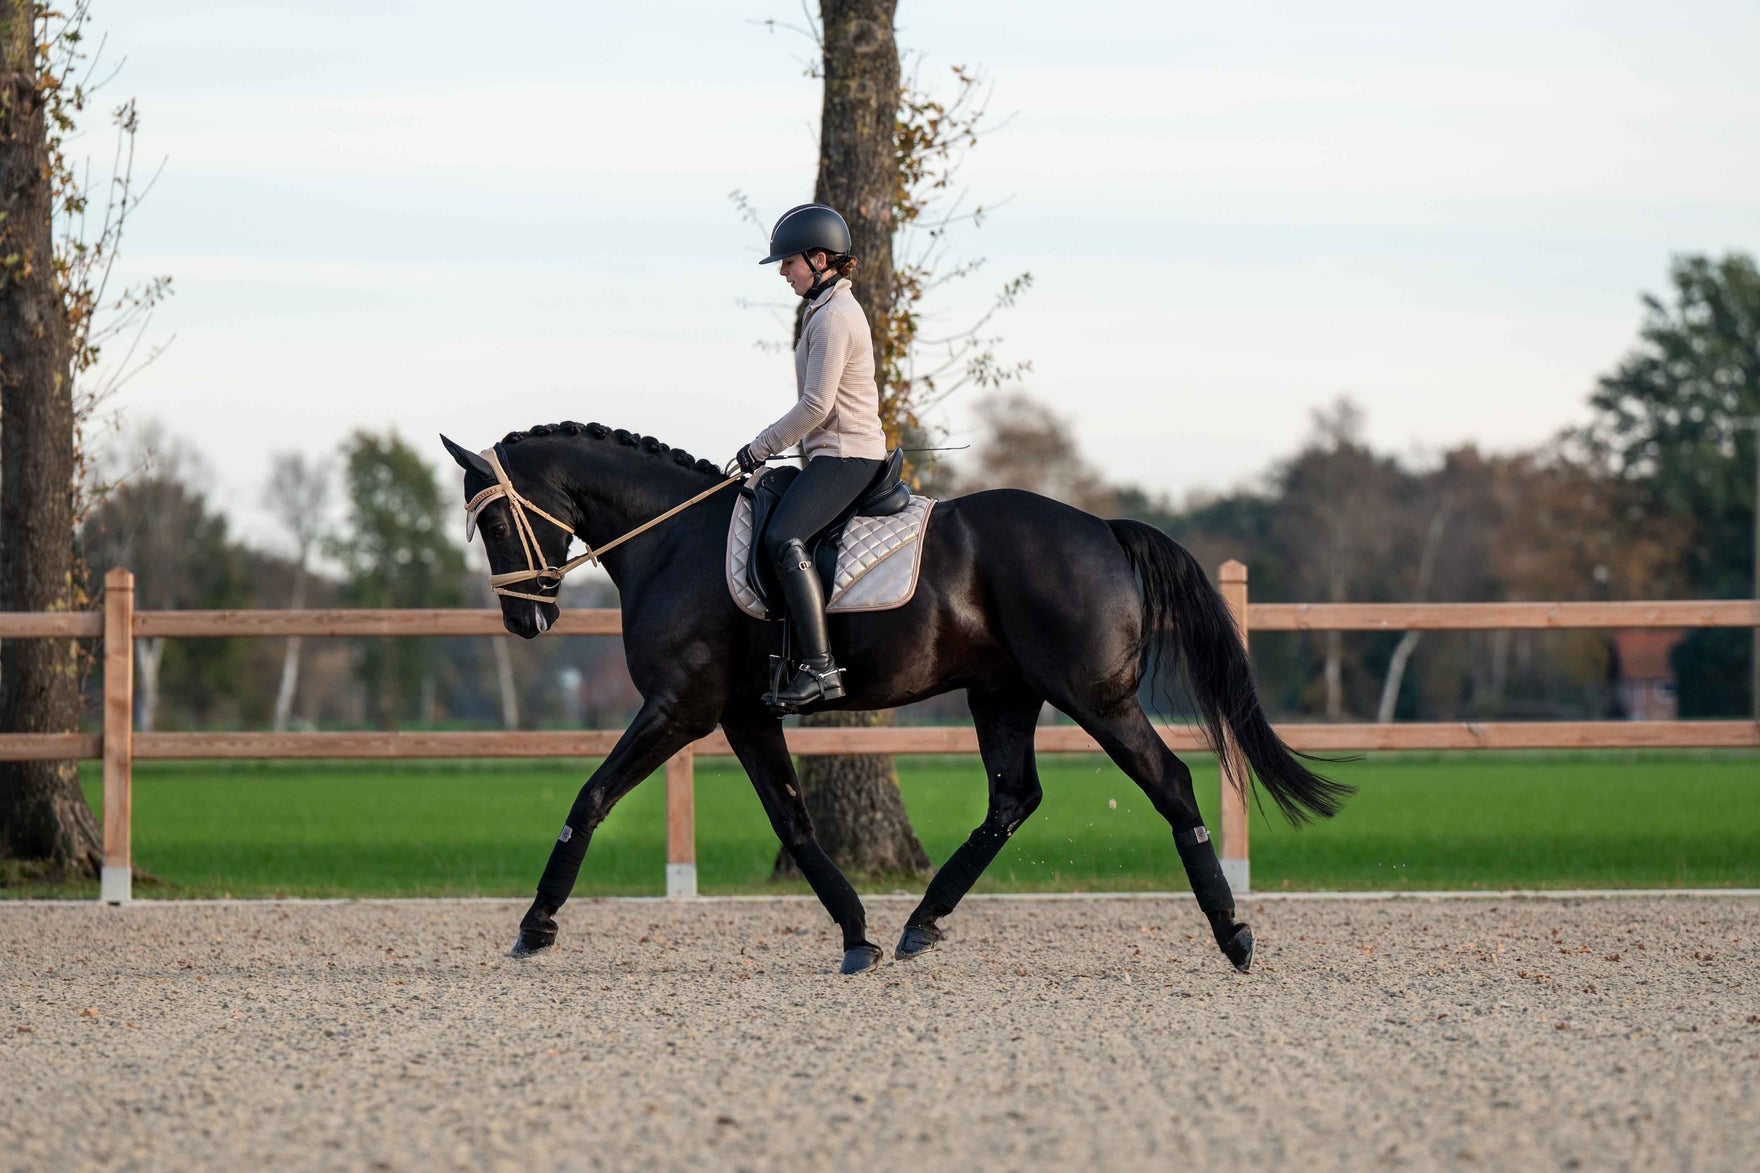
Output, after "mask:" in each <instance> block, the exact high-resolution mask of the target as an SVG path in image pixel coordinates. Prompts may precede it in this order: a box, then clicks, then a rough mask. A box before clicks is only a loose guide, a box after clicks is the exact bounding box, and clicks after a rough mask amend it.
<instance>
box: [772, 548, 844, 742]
mask: <svg viewBox="0 0 1760 1173" xmlns="http://www.w3.org/2000/svg"><path fill="white" fill-rule="evenodd" d="M782 549H783V556H782V564H781V566H779V567H778V568H777V573H778V575H779V576H780V577H781V579H782V598H783V601H784V603H785V604H786V605H787V607H788V622H789V625H790V626H791V627H792V628H793V629H794V633H795V642H796V644H797V645H798V646H799V647H800V650H801V665H800V668H799V669H798V670H796V672H795V674H794V679H793V680H791V681H789V682H788V684H787V686H786V687H784V688H783V689H782V690H781V691H779V692H777V693H775V694H774V695H773V696H771V697H767V698H766V699H767V700H768V701H769V702H770V706H771V707H772V708H774V709H778V710H781V711H783V712H799V711H800V710H801V709H804V708H806V707H807V706H808V705H811V704H814V703H816V702H818V701H834V700H836V699H837V698H839V697H841V696H842V695H843V669H841V668H839V667H838V666H837V665H836V664H834V663H832V661H831V637H830V636H829V635H828V634H826V631H825V588H824V587H823V586H822V585H821V584H820V582H819V572H818V571H817V570H815V569H814V568H813V560H812V559H811V558H808V557H807V548H806V546H805V544H804V543H802V542H800V541H798V540H796V541H791V542H789V543H788V544H787V545H786V546H784V547H783V548H782Z"/></svg>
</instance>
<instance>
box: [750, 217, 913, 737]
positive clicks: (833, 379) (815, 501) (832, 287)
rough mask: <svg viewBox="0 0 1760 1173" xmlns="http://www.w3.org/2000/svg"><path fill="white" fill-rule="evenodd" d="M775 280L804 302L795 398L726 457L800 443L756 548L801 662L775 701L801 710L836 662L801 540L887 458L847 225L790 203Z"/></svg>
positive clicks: (831, 683)
mask: <svg viewBox="0 0 1760 1173" xmlns="http://www.w3.org/2000/svg"><path fill="white" fill-rule="evenodd" d="M774 261H781V262H782V266H781V271H782V279H783V280H784V281H787V282H788V285H789V288H790V289H792V290H794V291H795V293H797V294H799V295H800V296H801V297H802V298H803V299H804V300H805V301H806V303H807V305H806V312H805V315H804V317H803V318H802V320H801V329H800V337H799V339H798V341H796V343H795V348H794V379H795V394H796V396H797V400H796V402H795V405H794V406H793V407H792V408H790V409H789V410H788V412H787V413H786V414H785V415H783V417H782V418H781V419H779V420H777V421H776V422H775V423H773V424H771V425H770V426H769V427H767V428H765V429H764V430H763V431H762V432H759V433H758V435H757V438H756V439H754V440H753V441H752V442H751V443H750V444H747V445H746V446H745V447H744V448H741V449H740V450H739V455H737V456H735V457H734V458H733V460H731V461H729V462H728V467H729V469H730V470H731V469H732V467H733V465H734V464H738V465H739V468H740V471H741V472H745V473H750V472H752V471H753V470H754V469H757V468H758V467H760V466H761V465H762V464H763V463H764V461H765V460H767V459H768V458H770V457H772V456H774V455H776V454H777V453H778V452H781V451H782V450H783V449H785V448H787V447H788V446H789V445H791V444H794V443H796V442H799V443H800V445H801V451H802V453H803V454H804V455H805V456H806V458H807V466H806V468H805V469H804V470H802V472H801V474H800V475H799V476H797V477H796V478H795V479H794V483H793V484H791V485H789V487H788V491H787V492H786V493H784V494H783V496H782V500H781V501H779V502H778V503H777V505H776V508H775V510H774V512H772V513H771V515H770V522H769V525H768V526H767V527H766V528H765V531H764V550H763V554H764V556H765V557H768V558H769V559H770V561H771V563H772V565H774V566H775V567H776V575H777V579H778V581H779V582H780V583H781V585H782V597H783V601H784V603H785V604H786V606H787V608H788V617H789V621H790V624H791V626H792V628H793V630H794V632H795V633H796V637H797V640H798V646H799V647H800V650H801V664H800V669H799V670H798V671H797V672H796V673H795V675H794V679H793V680H792V681H790V682H789V683H788V685H786V686H785V687H784V688H782V689H781V690H780V691H779V692H778V693H777V694H776V704H777V706H778V707H781V708H785V709H801V708H805V707H806V706H807V705H810V704H812V703H813V702H815V701H820V700H836V699H837V698H838V697H841V696H842V695H843V670H842V669H841V668H839V667H837V665H836V664H835V663H833V662H832V659H831V641H830V639H829V637H828V636H827V635H826V632H825V592H824V588H823V587H822V586H821V585H820V582H819V574H818V572H817V571H816V570H814V569H813V565H812V560H811V559H810V558H808V557H807V551H806V542H807V539H808V538H810V537H812V536H813V534H814V533H816V532H818V531H819V530H820V529H821V528H823V527H824V526H826V525H828V524H830V523H831V521H833V520H834V519H835V518H836V517H837V515H838V514H839V513H841V512H843V510H844V509H845V508H847V507H848V506H849V504H850V503H851V502H852V501H854V500H855V499H856V498H857V497H858V496H860V495H861V492H862V490H863V489H865V488H867V487H868V484H869V482H871V481H872V480H873V479H874V474H875V473H876V472H878V471H879V469H880V465H881V463H882V462H883V461H884V460H885V458H886V433H885V431H884V430H883V429H882V428H881V426H880V392H879V389H878V388H877V387H876V385H875V382H874V342H873V335H872V334H871V333H870V332H869V330H868V319H867V315H865V314H863V313H862V307H861V306H860V305H858V304H857V303H856V299H855V295H854V294H853V293H851V292H850V280H849V278H850V274H851V273H853V272H855V268H856V258H855V257H853V256H851V255H850V238H849V225H848V224H845V223H844V221H843V217H842V216H840V215H838V214H837V212H836V211H835V210H833V209H831V208H828V207H826V206H825V205H824V204H801V205H800V206H799V207H794V208H790V209H789V210H788V211H786V212H784V213H783V214H782V218H781V219H780V220H778V221H777V222H776V227H775V228H773V229H771V230H770V255H769V256H767V257H765V258H764V259H763V260H762V261H760V262H758V263H759V264H762V265H768V264H770V263H772V262H774Z"/></svg>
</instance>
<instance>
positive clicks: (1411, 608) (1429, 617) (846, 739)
mask: <svg viewBox="0 0 1760 1173" xmlns="http://www.w3.org/2000/svg"><path fill="white" fill-rule="evenodd" d="M1218 582H1219V585H1220V586H1221V589H1222V593H1223V596H1224V597H1225V598H1226V599H1227V600H1228V605H1229V609H1230V610H1231V611H1232V613H1233V614H1234V617H1235V622H1236V625H1237V627H1238V629H1239V631H1240V634H1241V638H1242V640H1243V641H1244V640H1245V639H1246V635H1247V631H1248V629H1249V627H1250V628H1251V630H1253V631H1410V630H1427V631H1432V630H1487V629H1511V628H1528V629H1535V628H1541V629H1544V628H1551V629H1567V628H1636V627H1755V626H1760V602H1757V601H1751V600H1742V599H1713V600H1703V601H1688V602H1680V601H1671V602H1648V603H1646V602H1597V603H1385V604H1384V603H1258V604H1254V605H1252V606H1251V607H1249V606H1248V603H1247V568H1246V567H1245V566H1244V565H1242V564H1241V563H1239V562H1234V561H1230V562H1225V563H1223V564H1222V569H1221V573H1220V575H1219V578H1218ZM104 587H105V591H104V610H103V611H102V612H45V613H0V639H69V638H76V639H97V638H102V639H103V641H104V726H103V732H102V733H0V761H24V760H65V759H73V758H77V759H92V758H99V757H101V758H102V759H103V762H104V870H103V879H102V883H101V886H100V895H99V899H100V900H103V901H107V902H110V903H121V902H123V901H126V900H128V899H129V897H130V876H131V853H130V829H131V822H130V799H131V785H132V778H133V763H134V762H136V761H140V760H151V759H167V758H176V759H193V758H468V757H478V758H499V757H602V756H603V755H605V754H606V753H608V752H609V751H610V749H611V747H612V745H614V744H615V743H616V741H617V739H618V737H619V736H620V734H621V731H619V730H580V731H566V732H554V731H546V732H480V733H478V732H469V733H397V732H386V733H380V732H367V733H324V732H313V733H136V732H135V730H134V713H133V710H134V640H135V638H136V637H159V636H167V637H174V638H192V639H195V638H212V637H238V636H261V637H284V636H293V635H299V636H436V635H485V636H502V635H504V634H505V633H504V631H503V628H502V626H501V613H500V611H499V610H481V611H470V610H396V611H393V610H380V611H371V610H355V611H321V610H305V611H136V610H135V609H134V576H133V575H132V574H130V573H129V572H128V571H126V570H112V571H111V572H110V574H109V575H108V576H107V577H106V578H105V580H104ZM552 631H553V633H554V634H557V635H618V634H620V633H621V631H622V626H621V623H620V617H619V614H618V612H616V611H614V610H591V611H572V612H565V613H564V614H563V617H562V620H561V622H559V623H558V624H557V625H556V627H554V628H553V629H552ZM1160 732H1161V736H1162V738H1163V739H1164V740H1165V741H1166V742H1167V744H1168V745H1169V746H1171V747H1172V748H1174V749H1185V750H1192V749H1206V748H1209V747H1208V744H1207V742H1206V740H1205V738H1204V735H1203V733H1202V732H1201V731H1199V730H1197V729H1192V728H1186V727H1184V726H1163V727H1162V728H1161V730H1160ZM1278 732H1279V733H1280V734H1281V735H1282V736H1283V738H1284V740H1285V741H1287V742H1288V743H1289V744H1290V745H1292V746H1294V747H1295V748H1297V749H1305V750H1354V749H1370V750H1374V749H1548V748H1560V749H1588V748H1616V749H1632V748H1643V747H1667V748H1687V747H1706V746H1711V747H1732V748H1733V747H1747V748H1753V747H1760V722H1755V721H1751V720H1741V721H1523V722H1501V721H1494V722H1483V723H1476V722H1462V723H1411V722H1407V723H1399V724H1388V725H1379V724H1376V725H1356V724H1350V725H1346V724H1337V725H1318V724H1296V725H1283V726H1280V727H1279V728H1278ZM788 743H789V748H790V749H791V750H793V751H794V752H795V753H797V754H808V755H811V754H834V755H835V754H853V753H884V754H973V753H976V752H977V751H978V739H977V734H976V732H975V731H974V730H973V729H972V728H970V727H968V726H953V727H912V726H899V727H883V728H864V729H823V728H796V729H790V730H789V731H788ZM1036 744H1037V746H1038V749H1039V750H1040V752H1042V753H1099V752H1101V751H1100V747H1099V746H1098V745H1097V744H1096V743H1095V741H1094V739H1093V738H1091V737H1089V736H1088V735H1087V734H1086V733H1085V732H1083V731H1082V730H1081V729H1078V728H1075V727H1072V726H1061V725H1049V726H1042V727H1040V729H1039V730H1038V732H1037V734H1036ZM731 753H732V750H731V749H730V748H729V746H728V744H727V740H726V738H725V737H724V736H722V735H721V734H720V733H714V734H711V735H710V736H708V737H705V738H703V739H702V740H701V741H698V742H696V743H695V744H694V745H692V746H690V747H689V748H687V749H685V750H684V751H683V752H681V753H679V754H678V755H677V756H676V757H674V758H673V759H672V760H671V761H670V762H668V763H667V767H666V843H667V847H666V860H667V864H666V880H667V883H666V890H667V895H669V896H691V895H695V894H696V887H697V882H696V832H695V825H694V785H695V783H694V774H693V763H694V761H695V758H696V756H697V755H728V754H731ZM1219 761H1220V769H1219V771H1218V773H1219V779H1218V781H1219V787H1220V804H1219V809H1220V812H1221V813H1220V818H1219V820H1218V823H1219V825H1218V827H1217V828H1216V830H1217V832H1218V834H1217V839H1218V841H1219V845H1220V853H1221V856H1222V863H1223V869H1224V871H1225V872H1226V873H1227V875H1228V879H1229V882H1230V884H1231V885H1233V886H1234V888H1235V890H1236V891H1237V892H1246V891H1248V890H1249V881H1250V873H1249V867H1248V858H1249V857H1248V830H1247V827H1248V824H1247V804H1246V803H1245V801H1243V799H1242V798H1241V795H1240V793H1239V792H1238V791H1237V790H1236V788H1235V787H1234V786H1233V785H1231V784H1230V783H1231V780H1232V779H1234V778H1239V777H1244V763H1243V762H1242V761H1241V757H1240V753H1239V751H1238V750H1237V749H1236V748H1235V747H1234V746H1233V745H1225V746H1223V748H1222V753H1221V755H1220V757H1219Z"/></svg>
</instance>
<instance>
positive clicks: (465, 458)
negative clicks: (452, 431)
mask: <svg viewBox="0 0 1760 1173" xmlns="http://www.w3.org/2000/svg"><path fill="white" fill-rule="evenodd" d="M440 442H441V443H442V444H444V445H446V451H448V452H450V453H452V459H454V460H456V461H458V467H460V468H462V469H464V470H465V471H466V472H474V473H476V474H477V475H478V476H480V477H484V478H486V479H488V480H491V481H492V480H494V479H495V470H494V469H493V468H491V467H490V465H489V462H488V461H487V460H484V459H483V458H482V457H481V456H478V455H477V454H476V453H475V452H471V451H469V450H467V449H464V448H460V447H459V446H458V445H457V444H454V443H453V442H452V441H451V440H448V439H447V438H446V437H445V436H444V435H442V436H441V437H440Z"/></svg>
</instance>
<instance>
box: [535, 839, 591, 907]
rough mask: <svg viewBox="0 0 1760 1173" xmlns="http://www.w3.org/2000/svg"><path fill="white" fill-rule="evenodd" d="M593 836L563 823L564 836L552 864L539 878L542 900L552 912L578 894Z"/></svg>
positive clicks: (540, 898)
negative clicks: (576, 884) (575, 887)
mask: <svg viewBox="0 0 1760 1173" xmlns="http://www.w3.org/2000/svg"><path fill="white" fill-rule="evenodd" d="M592 837H593V832H592V831H590V830H587V831H583V830H581V829H580V828H579V827H575V826H572V825H570V824H568V823H564V824H563V826H562V835H559V836H558V837H557V839H556V846H554V847H552V848H551V849H550V861H549V862H548V863H546V864H545V865H544V874H543V875H542V876H540V877H539V879H538V900H539V901H540V902H542V903H543V904H545V905H547V906H549V908H550V909H551V911H555V910H556V909H558V908H561V907H562V906H563V905H564V904H566V903H567V902H568V896H569V893H571V892H573V891H574V882H575V880H576V879H577V878H578V877H579V876H580V874H581V864H582V863H583V862H584V861H585V860H586V858H587V843H588V841H590V840H591V839H592Z"/></svg>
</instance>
